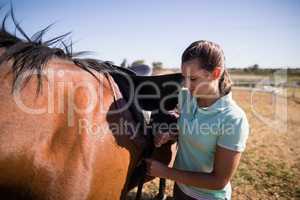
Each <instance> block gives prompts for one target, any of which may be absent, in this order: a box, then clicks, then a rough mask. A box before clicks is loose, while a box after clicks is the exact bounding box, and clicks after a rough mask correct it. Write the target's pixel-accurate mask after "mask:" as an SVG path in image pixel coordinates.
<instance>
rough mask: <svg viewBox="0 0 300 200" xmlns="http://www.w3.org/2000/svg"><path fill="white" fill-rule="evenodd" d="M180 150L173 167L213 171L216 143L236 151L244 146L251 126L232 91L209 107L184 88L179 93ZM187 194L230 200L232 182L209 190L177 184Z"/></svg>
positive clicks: (202, 197)
mask: <svg viewBox="0 0 300 200" xmlns="http://www.w3.org/2000/svg"><path fill="white" fill-rule="evenodd" d="M179 109H180V118H179V120H178V126H179V137H178V151H177V155H176V160H175V163H174V167H175V168H177V169H181V170H187V171H194V172H195V171H196V172H204V173H211V172H212V171H213V166H214V154H215V151H216V147H217V145H219V146H221V147H223V148H226V149H230V150H233V151H239V152H242V151H244V149H245V146H246V141H247V138H248V133H249V125H248V121H247V118H246V115H245V113H244V111H243V110H242V109H241V108H240V107H239V106H238V105H237V104H236V103H235V101H234V100H233V99H232V95H231V93H229V94H228V95H225V96H223V97H221V98H220V99H218V100H217V101H216V102H215V103H214V104H213V105H211V106H209V107H207V108H201V107H199V106H198V104H197V102H196V99H195V98H194V97H193V96H192V95H191V94H190V93H189V92H188V90H187V89H182V91H181V92H180V94H179ZM177 184H178V186H179V188H180V189H181V190H182V191H183V192H185V193H186V194H187V195H189V196H191V197H193V198H196V199H230V198H231V185H230V183H228V184H227V185H226V186H225V187H224V188H223V189H221V190H207V189H203V188H197V187H193V186H188V185H185V184H180V183H177Z"/></svg>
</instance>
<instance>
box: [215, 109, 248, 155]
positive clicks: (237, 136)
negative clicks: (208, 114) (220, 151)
mask: <svg viewBox="0 0 300 200" xmlns="http://www.w3.org/2000/svg"><path fill="white" fill-rule="evenodd" d="M248 135H249V124H248V120H247V117H246V115H245V114H244V115H243V116H242V117H238V118H233V117H231V118H229V119H228V120H226V121H225V122H224V123H222V125H221V133H220V135H219V136H218V139H217V145H218V146H220V147H223V148H226V149H229V150H232V151H238V152H243V151H244V150H245V148H246V143H247V139H248Z"/></svg>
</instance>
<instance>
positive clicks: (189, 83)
mask: <svg viewBox="0 0 300 200" xmlns="http://www.w3.org/2000/svg"><path fill="white" fill-rule="evenodd" d="M181 71H182V75H183V77H184V85H185V87H187V88H188V89H189V91H190V93H191V94H192V95H193V96H195V97H201V96H202V97H203V96H205V95H209V94H212V91H213V90H214V82H215V78H214V77H213V74H212V73H211V72H209V71H207V70H205V69H202V68H201V63H200V61H199V60H198V59H193V60H190V61H187V62H185V63H183V64H182V66H181Z"/></svg>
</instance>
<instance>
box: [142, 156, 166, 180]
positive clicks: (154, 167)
mask: <svg viewBox="0 0 300 200" xmlns="http://www.w3.org/2000/svg"><path fill="white" fill-rule="evenodd" d="M145 162H146V166H147V172H146V174H147V175H148V176H152V177H160V178H165V177H166V174H167V171H168V169H169V168H168V166H167V165H165V164H163V163H161V162H158V161H156V160H152V159H145Z"/></svg>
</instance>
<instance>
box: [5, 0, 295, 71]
mask: <svg viewBox="0 0 300 200" xmlns="http://www.w3.org/2000/svg"><path fill="white" fill-rule="evenodd" d="M12 3H13V6H14V11H15V16H16V18H17V19H18V21H19V22H20V23H21V26H22V27H23V29H24V30H25V31H26V33H28V34H29V35H32V34H34V33H35V32H37V31H38V30H40V29H42V28H44V27H46V26H47V25H49V24H51V23H55V24H54V26H53V27H52V28H51V30H50V31H49V32H48V33H47V35H46V38H45V39H47V38H51V37H53V36H57V35H60V34H63V33H66V32H69V31H72V34H71V37H72V41H73V42H74V50H75V51H92V52H94V53H93V54H92V55H91V56H90V57H94V58H98V59H101V60H109V61H113V62H114V63H115V64H120V63H121V62H122V60H123V59H124V58H126V59H127V61H128V62H129V63H130V62H133V61H135V60H140V59H142V60H145V62H146V63H147V64H150V65H151V63H152V62H157V61H160V62H162V63H163V64H164V66H165V67H175V68H178V67H180V65H181V61H180V60H181V54H182V52H183V51H184V49H185V48H186V47H187V46H188V45H189V44H190V43H192V42H193V41H196V40H211V41H214V42H216V43H218V44H220V45H221V46H222V48H223V50H224V52H225V56H226V66H227V67H248V66H251V65H253V64H258V65H259V66H260V67H275V68H276V67H300V55H299V54H300V1H299V0H181V1H179V0H148V1H145V0H138V1H136V0H131V1H129V0H128V1H127V0H120V1H117V0H107V1H102V0H85V1H83V0H81V1H79V0H12ZM3 4H4V5H5V6H4V8H2V9H1V10H0V17H1V18H3V16H4V14H5V12H6V11H8V10H9V5H10V1H8V0H0V5H3ZM12 30H13V29H12Z"/></svg>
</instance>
